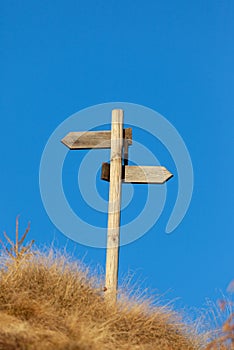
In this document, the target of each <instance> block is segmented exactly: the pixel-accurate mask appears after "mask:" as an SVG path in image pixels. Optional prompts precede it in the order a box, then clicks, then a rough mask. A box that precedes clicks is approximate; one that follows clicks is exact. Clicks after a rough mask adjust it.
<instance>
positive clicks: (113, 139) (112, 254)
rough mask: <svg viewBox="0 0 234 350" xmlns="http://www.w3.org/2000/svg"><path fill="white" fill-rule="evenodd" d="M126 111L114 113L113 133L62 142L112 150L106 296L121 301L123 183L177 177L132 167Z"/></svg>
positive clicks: (106, 175)
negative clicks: (118, 296)
mask: <svg viewBox="0 0 234 350" xmlns="http://www.w3.org/2000/svg"><path fill="white" fill-rule="evenodd" d="M123 119H124V112H123V110H121V109H114V110H112V123H111V131H87V132H85V131H84V132H70V133H69V134H67V135H66V136H65V137H64V138H63V139H62V140H61V142H62V143H63V144H64V145H65V146H67V147H68V148H69V149H71V150H79V149H90V148H97V149H100V148H110V150H111V157H110V164H109V163H103V164H102V175H101V179H102V180H105V181H109V182H110V186H109V206H108V231H107V253H106V286H105V291H106V292H105V295H106V297H107V298H108V299H109V300H110V301H112V302H113V303H115V302H116V300H117V288H118V260H119V240H120V211H121V189H122V183H139V184H146V183H147V184H163V183H164V182H166V181H167V180H169V179H170V178H171V177H172V176H173V175H172V174H171V173H170V172H169V171H168V170H167V169H166V168H165V167H162V166H130V165H128V147H129V146H130V145H132V129H131V128H127V129H123Z"/></svg>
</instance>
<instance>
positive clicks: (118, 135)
mask: <svg viewBox="0 0 234 350" xmlns="http://www.w3.org/2000/svg"><path fill="white" fill-rule="evenodd" d="M122 152H123V110H121V109H115V110H113V111H112V125H111V161H110V188H109V207H108V232H107V253H106V292H105V296H106V298H108V300H109V301H111V302H113V303H115V302H116V298H117V287H118V260H119V238H120V206H121V187H122Z"/></svg>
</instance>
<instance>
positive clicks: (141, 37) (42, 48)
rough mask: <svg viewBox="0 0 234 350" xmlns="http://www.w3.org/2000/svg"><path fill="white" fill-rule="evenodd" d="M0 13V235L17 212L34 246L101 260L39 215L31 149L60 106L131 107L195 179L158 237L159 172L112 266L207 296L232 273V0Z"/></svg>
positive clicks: (84, 4)
mask: <svg viewBox="0 0 234 350" xmlns="http://www.w3.org/2000/svg"><path fill="white" fill-rule="evenodd" d="M0 11H1V21H0V26H1V58H0V60H1V82H0V84H1V97H0V99H1V107H0V108H1V110H0V115H1V138H0V142H1V153H0V154H1V163H0V164H1V172H0V232H3V231H4V230H6V231H7V232H8V233H9V234H10V235H12V232H13V230H14V225H15V222H14V221H15V217H16V215H17V214H21V219H20V223H21V228H22V230H23V228H24V227H25V226H26V224H27V221H29V220H30V221H31V225H32V228H31V233H30V238H34V239H35V240H36V242H37V244H38V245H41V244H48V245H49V244H50V243H51V241H53V240H55V241H56V245H57V246H58V247H61V248H62V247H63V246H64V245H66V244H67V245H68V250H71V251H73V250H74V249H76V253H75V254H76V255H77V256H79V257H82V256H84V255H85V262H87V263H88V264H91V265H92V266H93V267H95V266H96V265H98V264H100V265H101V266H103V268H104V261H105V251H104V249H94V248H89V247H85V246H81V245H78V244H76V243H73V242H69V243H68V242H67V238H66V237H65V236H64V235H63V234H62V233H60V232H59V231H58V230H57V229H56V228H55V226H54V225H53V224H52V223H51V221H50V220H49V218H48V216H47V214H46V211H45V209H44V207H43V204H42V201H41V197H40V191H39V184H38V174H39V164H40V158H41V154H42V152H43V149H44V147H45V144H46V142H47V140H48V138H49V136H50V134H51V133H52V132H53V131H54V129H55V128H56V127H57V126H58V125H59V124H60V123H61V122H62V121H63V120H65V119H66V118H67V117H69V116H70V115H71V114H73V113H75V112H77V111H79V110H81V109H83V108H85V107H89V106H92V105H95V104H99V103H104V102H111V101H126V102H132V103H137V104H141V105H144V106H147V107H150V108H152V109H154V110H156V111H158V112H159V113H161V114H162V115H164V116H165V117H166V118H167V119H168V120H169V121H170V122H171V123H172V124H173V125H174V126H175V127H176V128H177V130H178V131H179V133H180V134H181V136H182V137H183V139H184V141H185V142H186V145H187V147H188V150H189V152H190V155H191V158H192V162H193V167H194V176H195V183H194V186H195V187H194V193H193V198H192V202H191V205H190V208H189V211H188V213H187V215H186V217H185V218H184V220H183V222H182V223H181V224H180V226H179V227H178V228H177V229H176V231H175V232H174V233H173V234H172V235H166V234H165V233H164V228H165V225H166V222H167V218H168V213H169V209H170V206H172V204H173V203H174V200H175V193H176V184H177V183H176V180H171V183H170V184H169V185H168V192H170V193H171V195H169V197H168V199H167V206H168V207H167V208H166V209H167V210H166V211H165V212H164V213H163V215H162V216H161V218H160V220H159V221H158V222H157V224H156V225H155V226H154V227H153V228H152V229H151V230H150V231H149V232H148V233H147V234H146V235H144V236H143V237H142V238H141V239H139V240H138V241H136V242H134V243H133V244H130V245H128V246H125V247H123V248H121V253H120V275H121V276H122V275H125V274H126V273H127V272H128V271H129V270H130V271H134V272H136V277H139V278H140V280H144V282H143V285H144V286H148V287H149V288H150V289H151V290H154V289H156V290H157V291H158V292H160V293H165V292H166V291H168V290H171V292H170V293H169V294H168V296H169V297H172V298H174V297H180V298H181V300H182V303H183V304H184V305H188V306H191V307H192V306H202V305H203V304H204V302H205V298H206V297H210V298H212V299H215V298H216V297H219V293H218V292H217V291H218V290H219V289H222V290H225V289H226V287H227V285H228V284H229V282H230V281H231V280H232V279H233V278H234V272H233V265H234V253H233V251H234V249H233V248H234V237H233V224H234V222H233V217H234V216H233V171H234V167H233V133H234V130H233V129H234V128H233V126H234V122H233V115H234V114H233V113H234V99H233V91H234V74H233V73H234V69H233V62H234V46H233V37H234V3H233V1H231V0H223V1H220V0H219V1H218V0H207V1H203V0H197V1H185V0H178V1H174V0H168V1H153V0H149V1H144V2H143V1H139V0H136V1H129V0H124V1H123V0H118V1H115V0H109V1H101V0H99V1H94V0H93V1H89V0H86V1H74V0H70V1H66V2H65V1H56V2H51V1H50V2H48V1H44V0H41V1H26V0H25V1H20V2H19V1H15V0H8V1H6V0H5V1H4V0H3V1H1V4H0ZM158 156H159V157H160V154H158ZM165 162H166V163H167V158H166V156H165ZM165 165H167V164H165ZM173 181H174V182H173ZM73 186H74V188H75V186H76V183H75V181H71V184H70V187H69V188H68V191H70V192H72V191H73ZM100 186H101V185H100ZM74 203H75V201H74Z"/></svg>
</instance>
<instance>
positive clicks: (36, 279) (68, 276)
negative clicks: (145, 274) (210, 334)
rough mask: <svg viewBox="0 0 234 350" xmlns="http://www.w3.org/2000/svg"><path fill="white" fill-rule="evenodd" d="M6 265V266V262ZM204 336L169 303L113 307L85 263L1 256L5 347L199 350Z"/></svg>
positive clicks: (0, 344)
mask: <svg viewBox="0 0 234 350" xmlns="http://www.w3.org/2000/svg"><path fill="white" fill-rule="evenodd" d="M6 263H7V264H6ZM200 348H201V346H199V339H198V337H195V336H193V335H192V333H191V331H189V330H188V328H187V327H186V326H185V325H183V323H181V322H180V321H179V319H178V317H177V316H176V315H175V313H174V312H172V311H170V310H169V309H167V308H165V307H160V306H158V307H152V306H150V305H148V304H147V302H145V301H144V302H143V301H142V302H139V301H138V302H134V301H128V300H126V299H124V298H120V300H119V301H118V305H117V307H113V306H112V305H108V302H107V301H105V300H104V298H103V291H102V288H101V287H100V285H99V284H98V282H97V281H96V280H95V279H94V278H92V277H90V276H89V275H88V271H87V270H85V269H84V267H82V265H81V264H80V263H77V262H72V261H69V259H68V258H67V257H65V256H62V255H58V254H55V253H54V252H52V251H51V252H50V253H49V254H42V253H38V254H36V255H32V256H31V257H30V259H23V260H22V261H21V262H20V263H19V264H17V265H16V264H14V263H12V264H10V263H9V257H8V258H6V257H5V256H4V255H2V257H1V270H0V349H4V350H17V349H22V350H23V349H24V350H27V349H30V350H34V349H35V350H36V349H40V350H41V349H43V350H47V349H48V350H53V349H56V350H100V349H102V350H112V349H115V350H129V349H130V350H185V349H186V350H195V349H200Z"/></svg>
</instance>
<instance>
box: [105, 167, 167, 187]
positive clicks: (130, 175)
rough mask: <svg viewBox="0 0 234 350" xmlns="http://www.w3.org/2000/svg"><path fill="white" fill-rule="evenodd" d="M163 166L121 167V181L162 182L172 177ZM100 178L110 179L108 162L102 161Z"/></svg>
mask: <svg viewBox="0 0 234 350" xmlns="http://www.w3.org/2000/svg"><path fill="white" fill-rule="evenodd" d="M172 176H173V175H172V173H170V171H168V170H167V169H166V168H165V167H164V166H131V165H125V166H123V167H122V182H123V183H139V184H144V183H145V184H163V183H164V182H166V181H168V180H169V179H170V178H171V177H172ZM101 179H102V180H106V181H110V164H109V163H102V174H101Z"/></svg>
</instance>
